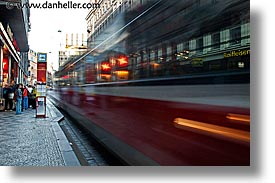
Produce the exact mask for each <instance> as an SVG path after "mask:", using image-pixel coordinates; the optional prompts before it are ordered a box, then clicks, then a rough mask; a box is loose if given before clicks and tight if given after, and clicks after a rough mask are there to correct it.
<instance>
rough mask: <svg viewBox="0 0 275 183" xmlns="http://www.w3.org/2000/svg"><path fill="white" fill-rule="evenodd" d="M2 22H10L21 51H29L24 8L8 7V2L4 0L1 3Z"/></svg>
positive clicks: (0, 18) (0, 16)
mask: <svg viewBox="0 0 275 183" xmlns="http://www.w3.org/2000/svg"><path fill="white" fill-rule="evenodd" d="M0 2H1V1H0ZM15 2H16V1H15ZM27 16H28V15H27ZM0 22H3V24H5V23H8V24H9V26H10V27H11V29H12V32H13V34H14V38H15V40H16V42H17V45H18V47H19V49H20V52H28V51H29V45H28V37H27V30H26V27H25V20H24V16H23V9H18V8H17V7H16V6H15V7H14V8H12V9H8V8H7V6H6V4H5V3H3V1H2V2H1V3H0Z"/></svg>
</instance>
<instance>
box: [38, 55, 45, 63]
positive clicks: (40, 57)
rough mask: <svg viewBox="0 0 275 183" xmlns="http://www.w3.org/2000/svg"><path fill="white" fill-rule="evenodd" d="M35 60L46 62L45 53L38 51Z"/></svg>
mask: <svg viewBox="0 0 275 183" xmlns="http://www.w3.org/2000/svg"><path fill="white" fill-rule="evenodd" d="M37 61H38V62H47V53H38V54H37Z"/></svg>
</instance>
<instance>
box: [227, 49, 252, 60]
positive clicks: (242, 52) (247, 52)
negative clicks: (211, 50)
mask: <svg viewBox="0 0 275 183" xmlns="http://www.w3.org/2000/svg"><path fill="white" fill-rule="evenodd" d="M246 55H250V50H237V51H236V50H234V51H230V52H227V53H224V54H223V56H224V58H231V57H241V56H246Z"/></svg>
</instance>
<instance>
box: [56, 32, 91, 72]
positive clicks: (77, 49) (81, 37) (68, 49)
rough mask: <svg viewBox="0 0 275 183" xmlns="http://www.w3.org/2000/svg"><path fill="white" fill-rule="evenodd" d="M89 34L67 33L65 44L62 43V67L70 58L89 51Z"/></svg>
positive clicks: (60, 59)
mask: <svg viewBox="0 0 275 183" xmlns="http://www.w3.org/2000/svg"><path fill="white" fill-rule="evenodd" d="M86 40H87V36H86V34H84V33H72V34H68V33H67V34H66V42H65V44H62V43H61V44H60V45H61V48H60V51H59V61H58V63H59V67H62V66H63V65H64V64H65V63H67V62H68V61H69V60H72V59H74V58H75V57H77V56H79V55H82V54H83V53H85V52H86V51H87V41H86Z"/></svg>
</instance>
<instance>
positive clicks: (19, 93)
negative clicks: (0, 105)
mask: <svg viewBox="0 0 275 183" xmlns="http://www.w3.org/2000/svg"><path fill="white" fill-rule="evenodd" d="M22 88H23V85H22V84H21V83H20V84H18V87H17V89H16V91H15V99H16V114H21V113H22V95H23V93H22V90H21V89H22Z"/></svg>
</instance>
